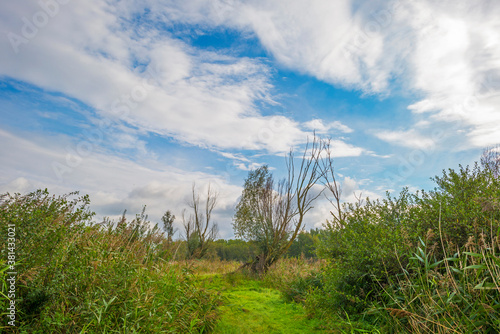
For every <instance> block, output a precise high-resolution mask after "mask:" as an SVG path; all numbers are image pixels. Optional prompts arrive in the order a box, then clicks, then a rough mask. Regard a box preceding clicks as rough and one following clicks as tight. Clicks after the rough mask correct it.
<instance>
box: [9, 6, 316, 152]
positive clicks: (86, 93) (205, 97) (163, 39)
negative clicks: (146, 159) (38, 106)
mask: <svg viewBox="0 0 500 334" xmlns="http://www.w3.org/2000/svg"><path fill="white" fill-rule="evenodd" d="M37 11H40V8H39V7H38V6H36V5H32V6H21V5H11V6H9V7H8V8H7V10H6V11H3V13H2V17H6V16H9V17H10V19H9V20H6V21H3V22H4V23H3V24H1V29H2V30H3V31H4V32H17V33H19V34H21V35H22V24H23V22H22V21H21V19H20V18H21V17H24V16H26V17H30V15H31V14H32V13H37ZM118 11H119V10H118V9H117V8H115V7H113V6H111V5H109V4H107V3H106V2H104V1H97V0H94V1H91V3H88V2H87V3H85V4H83V3H79V2H71V3H69V4H68V5H66V6H64V7H61V8H60V11H59V14H58V15H56V16H55V17H54V18H51V20H50V22H49V24H47V25H46V26H45V27H43V29H42V28H40V29H39V32H38V34H36V36H34V38H33V39H31V40H30V41H29V43H27V44H22V45H20V46H19V52H18V53H17V54H16V53H15V52H14V50H13V49H12V48H11V47H10V45H9V42H8V40H7V39H4V40H2V42H0V43H1V51H0V75H3V76H7V77H12V78H15V79H17V80H21V81H25V82H28V83H31V84H34V85H36V86H39V87H41V88H43V89H47V90H50V91H56V92H61V93H63V94H66V95H68V96H70V97H73V98H76V99H79V100H80V101H82V102H84V103H86V104H87V105H89V106H91V107H94V108H96V109H97V110H99V112H100V113H101V115H102V116H105V117H110V118H113V119H120V120H122V121H126V122H127V123H129V124H130V125H132V126H135V127H138V128H140V129H142V130H145V131H151V132H155V133H158V134H160V135H164V136H173V137H175V138H176V139H178V140H181V141H185V142H187V143H190V144H193V145H199V146H203V147H215V148H240V149H259V150H267V151H269V152H271V153H275V152H281V151H286V150H287V149H288V147H290V146H291V145H294V144H297V143H300V142H303V141H304V140H305V139H306V136H307V134H306V133H304V132H303V131H302V130H300V128H299V124H298V123H297V122H295V121H293V120H290V119H287V118H285V117H282V116H261V115H260V114H259V112H258V110H257V109H256V108H255V107H254V104H255V102H256V101H258V100H261V101H268V102H269V103H274V102H273V101H272V99H271V98H270V97H269V92H270V90H271V88H272V86H271V85H270V83H269V73H268V68H267V66H266V65H264V64H263V63H261V62H259V60H253V59H248V58H235V57H231V56H227V55H224V54H217V53H213V52H208V51H200V50H196V49H194V48H192V47H190V46H188V45H186V44H185V43H183V42H181V41H179V40H174V39H172V38H170V37H169V36H168V34H166V33H162V32H160V31H157V30H154V29H151V30H148V31H144V30H141V29H139V30H138V31H135V30H134V27H133V26H128V27H127V26H126V25H124V26H125V27H126V28H123V27H122V25H121V23H122V19H123V17H122V16H119V13H118ZM122 14H123V13H122ZM12 18H18V21H16V20H15V19H12ZM136 62H139V63H145V64H147V66H146V67H142V68H141V67H139V68H134V67H135V65H134V64H135V63H136Z"/></svg>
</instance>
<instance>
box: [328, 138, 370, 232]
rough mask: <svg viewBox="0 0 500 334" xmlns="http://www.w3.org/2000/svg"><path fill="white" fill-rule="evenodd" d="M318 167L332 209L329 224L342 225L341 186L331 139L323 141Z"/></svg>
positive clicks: (343, 221)
mask: <svg viewBox="0 0 500 334" xmlns="http://www.w3.org/2000/svg"><path fill="white" fill-rule="evenodd" d="M320 168H321V171H322V174H323V184H324V185H325V188H326V190H327V193H328V194H325V197H326V199H327V200H328V201H329V202H330V203H331V204H332V206H333V211H330V214H331V215H332V217H333V218H332V222H331V224H332V225H333V226H335V227H343V226H344V224H345V213H344V211H343V210H342V204H341V198H342V187H341V185H340V183H339V182H338V181H337V178H336V177H335V168H334V166H333V153H332V147H331V140H327V141H325V142H324V145H323V156H322V159H321V167H320ZM360 196H361V195H360ZM328 224H330V223H328ZM333 226H332V227H333Z"/></svg>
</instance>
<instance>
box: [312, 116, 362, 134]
mask: <svg viewBox="0 0 500 334" xmlns="http://www.w3.org/2000/svg"><path fill="white" fill-rule="evenodd" d="M303 126H304V127H305V128H306V129H309V130H312V131H316V132H317V133H318V134H327V133H329V132H330V131H333V132H342V133H351V132H353V131H354V130H352V129H351V128H350V127H348V126H347V125H345V124H342V123H341V122H339V121H334V122H331V123H327V124H325V123H324V122H323V121H322V120H321V119H313V120H310V121H309V122H305V123H304V124H303Z"/></svg>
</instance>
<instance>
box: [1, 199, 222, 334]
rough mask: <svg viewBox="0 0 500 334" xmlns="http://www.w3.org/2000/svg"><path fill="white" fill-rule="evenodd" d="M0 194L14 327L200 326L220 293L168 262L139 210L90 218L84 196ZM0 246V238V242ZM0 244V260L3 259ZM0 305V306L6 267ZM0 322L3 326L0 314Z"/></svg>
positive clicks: (211, 319)
mask: <svg viewBox="0 0 500 334" xmlns="http://www.w3.org/2000/svg"><path fill="white" fill-rule="evenodd" d="M75 195H76V193H75V194H69V195H64V196H60V197H55V196H50V195H49V194H48V192H47V191H37V192H34V193H31V194H28V195H25V196H21V195H3V196H2V203H1V204H0V226H1V236H0V237H1V238H3V239H6V238H7V234H6V231H7V226H8V224H14V225H15V226H16V233H17V236H16V240H17V241H16V256H17V260H18V261H19V263H18V264H17V265H16V269H17V272H18V275H17V282H16V283H17V285H16V288H17V291H16V292H17V294H16V299H17V302H16V306H17V319H16V320H17V321H18V322H17V331H18V332H30V333H73V332H78V333H79V332H86V333H103V332H117V333H118V332H131V333H133V332H142V333H144V332H149V333H156V332H158V333H169V332H171V333H174V332H185V333H187V332H207V331H210V329H211V328H213V326H214V325H215V323H216V321H217V317H218V313H217V305H218V303H219V301H220V297H219V296H217V295H215V294H212V293H209V292H207V291H206V290H204V289H202V288H199V287H197V286H196V285H195V284H194V282H193V281H192V278H191V274H190V273H189V271H186V270H182V268H181V267H179V266H176V265H172V264H170V263H169V262H168V260H169V257H170V249H169V247H170V244H169V241H168V240H166V239H165V238H164V237H163V235H162V234H161V233H159V230H158V228H157V227H151V224H150V223H149V222H148V221H147V217H146V216H145V214H144V211H143V213H142V214H140V215H138V216H137V218H136V219H134V220H133V221H131V222H127V221H126V220H125V218H122V219H121V220H120V221H119V222H117V223H113V222H112V221H109V220H105V221H104V222H102V223H99V224H96V223H93V222H92V221H91V218H92V215H93V214H92V213H91V212H90V211H89V210H88V205H89V199H88V197H87V196H83V197H76V198H74V199H70V198H71V197H74V196H75ZM2 245H3V243H2ZM6 252H7V249H6V246H5V245H3V248H2V251H1V254H2V259H1V260H0V261H1V267H2V268H4V267H5V265H6V262H5V260H4V259H6V258H7V257H6ZM0 275H1V282H2V297H1V298H0V307H1V308H2V310H5V309H6V306H7V304H8V303H9V298H6V294H7V287H8V286H7V281H6V279H7V278H8V275H7V271H5V270H4V271H2V272H1V274H0ZM2 325H4V326H5V325H7V323H6V317H5V316H2Z"/></svg>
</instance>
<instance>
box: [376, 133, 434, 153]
mask: <svg viewBox="0 0 500 334" xmlns="http://www.w3.org/2000/svg"><path fill="white" fill-rule="evenodd" d="M375 136H376V137H378V138H379V139H382V140H384V141H386V142H388V143H391V144H393V145H397V146H403V147H409V148H416V149H430V148H433V147H434V146H435V145H436V142H435V141H434V140H433V139H432V138H430V137H429V136H425V135H423V134H421V133H419V132H418V131H416V130H415V129H411V130H407V131H380V132H377V133H375Z"/></svg>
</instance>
